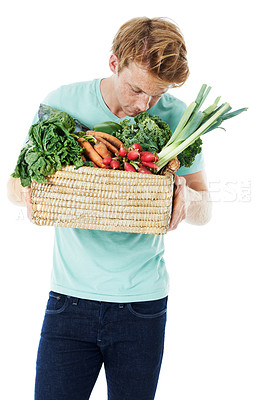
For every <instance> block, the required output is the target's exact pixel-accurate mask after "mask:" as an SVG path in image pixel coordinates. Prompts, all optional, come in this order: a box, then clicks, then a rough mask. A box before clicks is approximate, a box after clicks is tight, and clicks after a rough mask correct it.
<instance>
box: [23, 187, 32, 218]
mask: <svg viewBox="0 0 267 400" xmlns="http://www.w3.org/2000/svg"><path fill="white" fill-rule="evenodd" d="M22 191H23V195H24V199H25V203H26V207H27V216H28V218H29V220H30V221H31V219H32V198H31V187H30V186H27V187H25V188H23V189H22Z"/></svg>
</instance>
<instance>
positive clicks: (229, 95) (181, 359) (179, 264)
mask: <svg viewBox="0 0 267 400" xmlns="http://www.w3.org/2000/svg"><path fill="white" fill-rule="evenodd" d="M264 14H265V9H264V8H263V1H259V0H254V1H253V2H243V1H240V0H237V1H228V0H225V1H224V2H220V3H216V2H214V1H208V0H202V1H188V2H178V1H176V2H172V1H168V0H165V1H164V2H154V1H153V2H149V1H147V2H145V1H138V0H136V1H134V2H132V3H129V2H125V1H121V0H117V1H116V2H103V1H97V2H96V5H95V6H92V2H90V1H84V0H76V1H75V2H73V1H68V0H64V1H63V0H56V1H55V0H53V1H52V0H46V1H38V0H37V1H29V0H24V1H12V0H10V1H9V2H5V5H4V6H2V7H1V24H0V29H1V32H0V33H1V39H2V44H1V60H2V61H1V135H2V140H1V146H2V149H1V150H2V151H1V191H2V196H1V227H2V233H3V235H2V239H1V243H2V251H1V341H0V343H1V364H2V368H1V371H2V384H1V388H0V391H1V392H2V393H1V394H0V397H1V398H2V399H5V400H11V399H12V400H15V399H27V400H30V399H33V387H34V376H35V360H36V352H37V346H38V342H39V335H40V330H41V324H42V320H43V315H44V307H45V304H46V301H47V294H48V291H49V280H50V272H51V265H52V246H53V229H52V228H51V227H37V226H34V225H33V224H31V223H30V222H29V221H28V220H27V218H26V213H25V210H24V209H23V208H19V207H16V206H14V205H12V204H11V203H9V202H8V200H7V197H6V182H7V180H8V176H9V174H10V173H12V172H13V169H14V167H15V164H16V161H17V157H18V154H19V151H20V149H21V147H22V144H23V141H24V138H25V136H26V134H27V131H28V129H29V126H30V124H31V121H32V118H33V115H34V114H35V112H36V110H37V108H38V106H39V103H40V102H41V101H42V99H43V97H44V96H45V95H46V94H47V93H48V92H50V91H51V90H53V89H55V88H57V87H58V86H60V85H62V84H67V83H72V82H77V81H83V80H90V79H93V78H98V77H105V76H109V75H110V72H109V69H108V58H109V54H110V47H111V41H112V38H113V36H114V34H115V33H116V31H117V29H118V28H119V27H120V25H122V23H124V22H125V21H126V20H128V19H130V18H132V17H136V16H148V17H157V16H162V17H170V18H172V19H173V20H174V21H175V22H177V23H178V25H179V26H180V28H181V30H182V32H183V34H184V37H185V40H186V44H187V48H188V58H189V64H190V70H191V74H190V77H189V79H188V81H187V82H186V84H185V85H184V86H183V87H182V88H180V89H175V90H172V91H171V93H172V94H174V95H175V96H177V97H179V98H181V99H182V100H184V101H185V102H187V103H189V102H191V101H192V100H194V99H195V96H196V94H197V92H198V90H199V88H200V86H201V84H202V83H207V84H209V85H211V86H212V88H213V89H212V91H211V93H210V95H209V97H208V100H207V102H206V103H205V105H206V106H208V105H210V104H211V103H212V102H213V100H214V99H215V97H217V96H218V95H221V96H222V101H228V102H230V104H231V105H232V107H233V109H237V108H240V107H244V106H247V107H249V110H248V111H247V112H246V113H243V114H242V115H241V116H239V117H236V118H235V119H233V120H230V121H227V122H226V123H225V125H224V126H225V128H226V129H227V131H226V132H224V131H222V130H217V131H213V132H211V133H210V134H207V135H206V136H205V137H204V138H203V141H204V146H203V151H204V154H205V161H206V172H207V176H208V181H209V187H210V191H211V196H212V199H213V219H212V221H211V222H210V223H209V224H208V225H205V226H201V227H197V226H192V225H188V224H186V223H184V222H183V223H182V224H181V225H180V226H179V227H178V229H177V230H176V231H174V232H170V233H168V234H167V235H166V255H165V259H166V262H167V266H168V271H169V274H170V279H171V291H170V295H169V308H168V324H167V330H166V343H165V355H164V361H163V365H162V371H161V376H160V380H159V384H158V391H157V395H156V399H157V400H166V399H174V400H176V399H177V400H178V399H179V400H198V399H205V400H215V399H216V400H225V399H227V400H239V399H240V400H241V399H242V400H255V399H257V400H266V398H267V387H266V373H267V365H266V363H267V361H266V360H267V346H266V337H267V329H266V305H267V302H266V276H267V274H266V257H265V250H266V233H265V231H266V207H265V202H266V179H265V174H264V171H265V170H266V164H265V162H264V161H265V157H266V150H265V146H266V134H267V132H266V122H265V121H266V118H265V117H266V76H265V71H266V67H267V66H266V55H265V53H266V44H265V41H266V31H265V30H264V25H265V23H266V21H265V18H264ZM208 103H209V104H208ZM137 250H138V249H137ZM105 398H106V383H105V377H104V371H103V369H102V371H101V374H100V377H99V380H98V381H97V384H96V386H95V388H94V391H93V394H92V396H91V399H92V400H101V399H105ZM55 400H56V399H55ZM122 400H123V399H122ZM137 400H138V399H137Z"/></svg>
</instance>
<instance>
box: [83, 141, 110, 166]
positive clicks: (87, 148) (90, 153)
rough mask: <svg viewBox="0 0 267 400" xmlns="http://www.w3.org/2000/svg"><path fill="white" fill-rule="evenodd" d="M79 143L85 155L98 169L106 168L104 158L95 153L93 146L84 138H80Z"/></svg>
mask: <svg viewBox="0 0 267 400" xmlns="http://www.w3.org/2000/svg"><path fill="white" fill-rule="evenodd" d="M78 142H79V143H80V145H81V146H82V147H83V148H84V153H85V155H86V156H87V157H89V159H90V160H91V161H93V162H94V163H95V164H96V165H97V166H98V167H101V168H102V167H104V164H103V162H102V160H103V158H102V157H101V156H100V155H99V154H98V153H97V152H96V151H95V149H94V148H93V146H92V145H91V144H90V143H89V142H87V141H86V140H84V138H79V139H78Z"/></svg>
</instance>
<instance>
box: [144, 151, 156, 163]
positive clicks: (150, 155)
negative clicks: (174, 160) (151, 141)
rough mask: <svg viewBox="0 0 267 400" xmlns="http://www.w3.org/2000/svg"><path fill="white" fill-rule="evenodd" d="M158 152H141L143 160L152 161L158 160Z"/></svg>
mask: <svg viewBox="0 0 267 400" xmlns="http://www.w3.org/2000/svg"><path fill="white" fill-rule="evenodd" d="M158 160H159V159H158V157H157V156H156V154H153V153H150V152H149V151H143V152H142V153H141V161H146V162H151V161H153V162H154V161H158Z"/></svg>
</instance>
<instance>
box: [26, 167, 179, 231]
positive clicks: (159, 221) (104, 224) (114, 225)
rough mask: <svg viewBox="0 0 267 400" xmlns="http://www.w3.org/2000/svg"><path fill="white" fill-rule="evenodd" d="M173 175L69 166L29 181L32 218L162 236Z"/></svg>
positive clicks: (169, 207) (169, 208) (46, 222)
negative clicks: (45, 176) (39, 179)
mask: <svg viewBox="0 0 267 400" xmlns="http://www.w3.org/2000/svg"><path fill="white" fill-rule="evenodd" d="M173 183H174V177H173V175H172V174H168V175H150V174H138V173H136V172H126V171H118V170H117V171H116V170H109V169H102V168H92V167H81V168H78V169H75V167H74V166H68V167H65V168H63V169H62V170H60V171H57V172H55V173H54V174H53V175H51V176H49V177H48V178H47V182H46V183H44V184H39V183H37V182H35V181H33V182H32V185H31V189H32V222H33V223H35V224H37V225H53V226H60V227H68V228H82V229H97V230H105V231H117V232H133V233H147V234H156V235H162V234H165V233H166V232H167V230H168V227H169V223H170V218H171V211H172V198H173Z"/></svg>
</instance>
